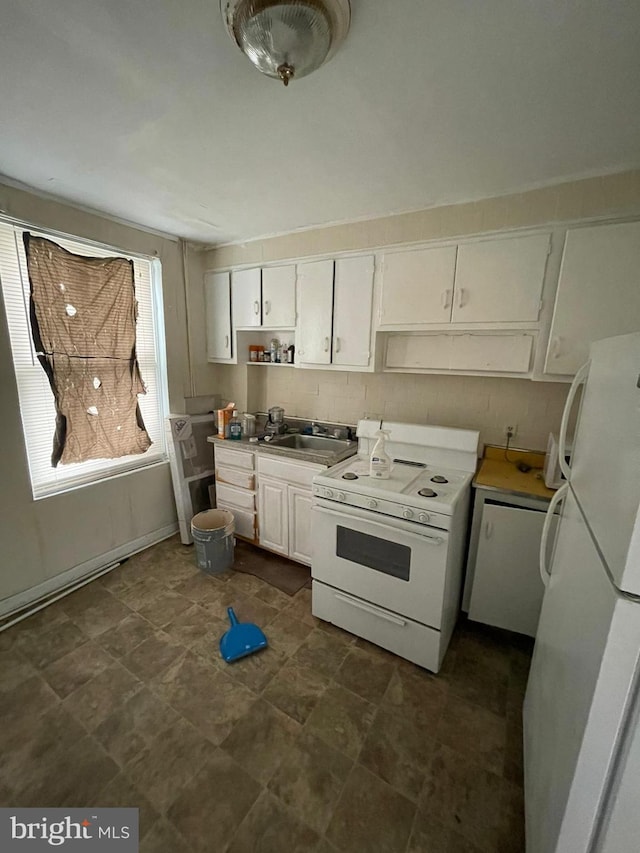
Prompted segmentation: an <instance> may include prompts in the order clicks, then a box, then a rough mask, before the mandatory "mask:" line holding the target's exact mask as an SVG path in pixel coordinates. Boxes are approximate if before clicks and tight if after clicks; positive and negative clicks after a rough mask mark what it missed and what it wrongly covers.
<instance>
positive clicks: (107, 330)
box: [24, 232, 151, 467]
mask: <svg viewBox="0 0 640 853" xmlns="http://www.w3.org/2000/svg"><path fill="white" fill-rule="evenodd" d="M24 245H25V251H26V256H27V267H28V270H29V283H30V287H31V304H30V310H31V332H32V335H33V342H34V345H35V348H36V352H37V354H38V359H39V360H40V364H41V365H42V367H43V369H44V370H45V372H46V374H47V376H48V378H49V383H50V385H51V390H52V391H53V395H54V398H55V405H56V413H57V418H56V431H55V435H54V439H53V452H52V455H51V464H52V465H53V466H54V467H55V466H56V465H57V464H58V462H62V463H63V464H65V463H67V464H68V463H71V462H85V461H87V460H88V459H116V458H118V457H121V456H128V455H129V454H134V453H144V452H145V450H147V449H148V448H149V447H150V446H151V439H150V438H149V435H148V434H147V431H146V429H145V427H144V423H143V421H142V415H141V413H140V408H139V406H138V398H137V395H138V394H142V393H145V389H144V384H143V382H142V377H141V376H140V369H139V367H138V361H137V358H136V299H135V287H134V274H133V262H132V261H129V260H127V259H126V258H87V257H83V256H81V255H74V254H72V253H71V252H68V251H66V249H63V248H62V247H61V246H58V245H57V244H56V243H54V242H52V241H51V240H45V239H44V238H42V237H33V236H32V235H31V234H29V233H28V232H25V234H24Z"/></svg>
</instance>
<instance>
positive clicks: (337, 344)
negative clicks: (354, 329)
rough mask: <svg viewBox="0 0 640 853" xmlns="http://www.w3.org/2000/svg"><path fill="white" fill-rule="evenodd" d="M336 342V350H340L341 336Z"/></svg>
mask: <svg viewBox="0 0 640 853" xmlns="http://www.w3.org/2000/svg"><path fill="white" fill-rule="evenodd" d="M335 342H336V352H340V338H336V339H335Z"/></svg>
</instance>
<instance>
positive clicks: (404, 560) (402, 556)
mask: <svg viewBox="0 0 640 853" xmlns="http://www.w3.org/2000/svg"><path fill="white" fill-rule="evenodd" d="M337 555H338V557H342V558H343V559H345V560H351V562H352V563H359V564H360V565H361V566H367V567H368V568H369V569H375V571H376V572H383V574H385V575H391V576H392V577H394V578H398V579H399V580H402V581H408V580H409V566H410V563H411V548H409V546H408V545H398V543H397V542H388V541H387V540H386V539H379V538H378V537H377V536H370V535H369V534H368V533H359V532H358V531H357V530H351V529H350V528H348V527H340V525H338V537H337Z"/></svg>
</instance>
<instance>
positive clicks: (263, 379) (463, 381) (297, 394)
mask: <svg viewBox="0 0 640 853" xmlns="http://www.w3.org/2000/svg"><path fill="white" fill-rule="evenodd" d="M247 369H248V370H249V371H250V372H253V373H255V374H256V375H257V374H259V376H258V375H257V376H256V378H257V380H258V381H256V382H255V383H254V384H253V387H252V389H251V392H250V395H249V400H248V405H249V409H250V410H252V411H253V410H257V411H264V410H265V409H266V408H268V407H269V406H283V408H284V409H285V411H286V413H287V414H288V415H299V416H303V417H309V418H318V419H319V420H326V421H337V422H341V423H355V422H356V421H357V420H358V419H359V418H362V417H372V418H381V417H383V418H386V419H388V420H399V421H406V422H407V423H421V424H425V423H429V424H443V425H446V426H455V427H463V428H470V429H478V430H480V437H481V440H482V441H483V442H485V443H489V444H503V443H504V426H505V425H506V424H513V423H515V424H517V426H518V434H517V438H516V440H515V442H514V446H521V447H528V448H532V449H541V450H544V449H545V448H546V444H547V437H548V434H549V430H550V429H556V430H557V429H558V426H559V424H560V416H561V415H562V407H563V405H564V399H565V397H566V394H567V386H566V385H562V384H557V383H556V384H551V383H537V382H536V383H533V382H529V381H528V380H525V379H509V380H505V379H499V378H486V379H485V378H482V377H477V376H438V375H429V376H420V375H414V374H408V373H406V374H397V373H394V374H391V373H342V372H340V373H338V372H337V371H335V372H330V371H327V370H295V369H294V368H278V369H276V370H270V369H269V368H247Z"/></svg>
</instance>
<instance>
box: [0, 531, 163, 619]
mask: <svg viewBox="0 0 640 853" xmlns="http://www.w3.org/2000/svg"><path fill="white" fill-rule="evenodd" d="M177 532H178V524H177V523H174V524H168V525H167V526H166V527H161V528H160V529H159V530H154V531H152V532H151V533H147V534H145V535H144V536H140V537H139V538H138V539H134V540H133V541H132V542H127V543H126V544H125V545H121V546H119V547H118V548H114V549H113V550H112V551H108V552H107V553H106V554H100V556H98V557H94V558H93V559H92V560H87V561H86V562H85V563H80V565H79V566H74V567H73V568H72V569H68V570H67V571H66V572H61V574H59V575H56V576H55V577H53V578H49V580H46V581H44V582H43V583H40V584H38V585H37V586H32V587H31V588H30V589H25V590H24V591H23V592H18V593H16V594H15V595H11V596H9V598H5V599H3V600H2V601H0V619H6V618H8V617H9V616H10V615H11V614H12V613H17V612H18V611H21V610H24V609H25V608H27V607H30V606H35V605H37V604H40V603H42V602H43V601H44V600H45V599H47V598H49V597H52V596H54V595H56V594H57V597H58V598H59V597H60V594H66V592H71V591H72V590H73V589H74V587H75V586H77V585H78V584H80V583H82V582H87V581H88V580H90V579H91V576H92V575H95V576H96V577H98V576H99V575H101V574H104V572H105V570H106V569H108V567H109V566H112V565H113V564H114V563H118V562H119V561H120V560H124V559H125V558H126V557H131V556H132V555H133V554H136V553H137V552H138V551H143V550H144V549H145V548H148V547H149V546H150V545H155V544H156V543H157V542H161V541H162V540H163V539H168V538H169V536H173V534H174V533H177Z"/></svg>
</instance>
